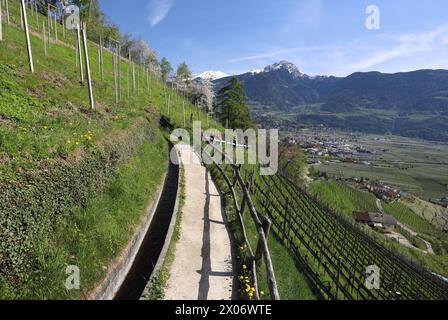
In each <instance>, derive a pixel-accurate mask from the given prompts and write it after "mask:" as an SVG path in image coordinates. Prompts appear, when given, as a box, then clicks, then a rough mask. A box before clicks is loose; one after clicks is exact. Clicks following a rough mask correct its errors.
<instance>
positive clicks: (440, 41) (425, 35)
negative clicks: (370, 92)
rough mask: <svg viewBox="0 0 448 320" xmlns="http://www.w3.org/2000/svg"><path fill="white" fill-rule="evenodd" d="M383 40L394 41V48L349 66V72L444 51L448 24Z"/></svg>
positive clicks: (391, 36) (382, 50) (347, 68)
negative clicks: (398, 59) (422, 54)
mask: <svg viewBox="0 0 448 320" xmlns="http://www.w3.org/2000/svg"><path fill="white" fill-rule="evenodd" d="M381 37H382V38H383V39H386V40H392V41H393V42H394V45H393V46H392V47H389V48H386V49H381V50H378V51H376V52H374V53H373V54H371V55H370V56H368V57H366V58H364V59H362V60H360V61H358V62H355V63H353V64H350V65H347V66H346V67H345V69H346V70H347V71H359V70H365V69H369V68H372V67H376V66H379V65H381V64H383V63H386V62H388V61H390V60H392V59H397V58H405V57H412V56H415V55H418V54H420V53H426V52H433V51H437V50H442V49H443V48H442V47H443V46H446V45H447V41H446V39H447V37H448V24H446V25H442V26H439V27H437V28H436V29H434V30H431V31H428V32H421V33H411V34H398V35H396V34H385V35H382V36H381Z"/></svg>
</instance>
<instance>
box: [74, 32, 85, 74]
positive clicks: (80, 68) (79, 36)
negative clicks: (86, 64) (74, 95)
mask: <svg viewBox="0 0 448 320" xmlns="http://www.w3.org/2000/svg"><path fill="white" fill-rule="evenodd" d="M80 29H81V26H80V25H79V24H78V25H77V26H76V30H77V33H76V35H77V40H78V41H77V42H78V43H77V48H78V59H79V60H78V61H79V63H78V66H79V73H80V77H81V82H84V70H83V67H82V54H81V30H80Z"/></svg>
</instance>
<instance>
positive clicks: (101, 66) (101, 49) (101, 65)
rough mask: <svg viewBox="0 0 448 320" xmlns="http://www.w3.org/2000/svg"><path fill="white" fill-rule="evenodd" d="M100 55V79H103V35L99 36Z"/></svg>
mask: <svg viewBox="0 0 448 320" xmlns="http://www.w3.org/2000/svg"><path fill="white" fill-rule="evenodd" d="M100 56H101V64H100V68H101V69H100V71H101V81H104V58H103V35H101V36H100Z"/></svg>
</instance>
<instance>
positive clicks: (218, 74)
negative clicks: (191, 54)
mask: <svg viewBox="0 0 448 320" xmlns="http://www.w3.org/2000/svg"><path fill="white" fill-rule="evenodd" d="M228 76H229V75H228V74H227V73H224V72H222V71H205V72H203V73H201V74H199V75H197V76H196V79H207V80H211V81H215V80H218V79H221V78H225V77H228Z"/></svg>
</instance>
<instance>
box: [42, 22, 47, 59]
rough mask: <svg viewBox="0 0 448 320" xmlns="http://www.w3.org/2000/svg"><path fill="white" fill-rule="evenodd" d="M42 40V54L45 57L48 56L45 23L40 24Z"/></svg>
mask: <svg viewBox="0 0 448 320" xmlns="http://www.w3.org/2000/svg"><path fill="white" fill-rule="evenodd" d="M42 39H43V41H44V53H45V56H47V55H48V50H47V32H46V30H45V21H44V22H42Z"/></svg>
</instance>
